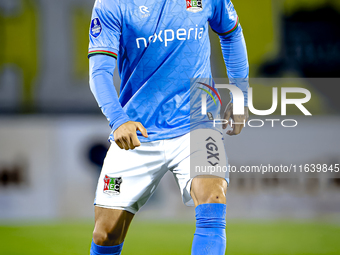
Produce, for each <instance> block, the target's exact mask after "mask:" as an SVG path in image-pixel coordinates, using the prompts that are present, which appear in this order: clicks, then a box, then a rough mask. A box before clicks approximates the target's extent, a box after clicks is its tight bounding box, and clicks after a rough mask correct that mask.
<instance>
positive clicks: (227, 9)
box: [209, 0, 239, 35]
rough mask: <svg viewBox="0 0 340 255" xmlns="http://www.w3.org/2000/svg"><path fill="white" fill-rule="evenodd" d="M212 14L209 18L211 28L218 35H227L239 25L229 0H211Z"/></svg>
mask: <svg viewBox="0 0 340 255" xmlns="http://www.w3.org/2000/svg"><path fill="white" fill-rule="evenodd" d="M213 1H214V8H213V15H212V17H211V19H209V24H210V27H211V29H212V30H214V31H215V32H216V33H217V34H219V35H228V34H231V33H232V32H234V31H235V30H236V29H237V27H238V26H239V18H238V16H237V13H236V11H235V8H234V5H233V3H232V2H231V1H230V0H213Z"/></svg>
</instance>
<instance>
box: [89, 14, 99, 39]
mask: <svg viewBox="0 0 340 255" xmlns="http://www.w3.org/2000/svg"><path fill="white" fill-rule="evenodd" d="M101 32H102V24H100V20H99V19H98V18H94V19H93V20H92V21H91V27H90V34H91V35H92V36H93V37H94V38H97V37H98V36H99V35H100V34H101Z"/></svg>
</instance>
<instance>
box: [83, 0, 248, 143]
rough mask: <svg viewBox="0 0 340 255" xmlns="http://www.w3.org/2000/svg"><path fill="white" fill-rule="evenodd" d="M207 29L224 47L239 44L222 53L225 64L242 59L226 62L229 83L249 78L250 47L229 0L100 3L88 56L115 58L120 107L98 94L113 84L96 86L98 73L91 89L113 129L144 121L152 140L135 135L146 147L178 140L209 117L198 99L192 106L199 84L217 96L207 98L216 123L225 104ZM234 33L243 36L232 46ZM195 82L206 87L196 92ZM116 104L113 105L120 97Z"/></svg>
mask: <svg viewBox="0 0 340 255" xmlns="http://www.w3.org/2000/svg"><path fill="white" fill-rule="evenodd" d="M208 23H209V24H210V27H211V28H212V29H213V30H214V31H215V32H216V33H218V34H219V35H220V37H221V43H222V39H223V40H226V41H227V42H226V43H227V44H228V40H230V45H232V43H234V46H235V47H234V48H233V47H229V48H228V47H227V49H226V51H224V52H223V54H224V57H225V61H226V64H227V65H228V61H229V60H228V59H230V58H232V57H235V59H236V60H238V61H236V62H235V61H234V62H235V63H234V62H233V59H231V61H229V62H230V68H229V67H228V66H227V67H228V75H229V77H233V78H247V77H248V61H247V54H246V48H245V44H244V39H243V35H242V30H241V27H240V26H239V18H238V16H237V14H236V11H235V9H234V7H233V4H232V3H231V1H230V0H202V1H201V0H138V1H137V0H97V1H96V3H95V6H94V9H93V14H92V21H91V27H90V47H89V57H91V58H90V60H91V61H92V58H93V59H95V58H96V57H93V56H95V55H108V56H110V57H114V58H117V62H118V69H119V74H120V77H121V85H120V97H119V102H118V101H117V102H109V103H105V102H104V101H105V100H106V98H105V97H107V96H109V95H106V93H115V92H114V91H113V90H112V89H108V90H107V91H105V90H103V91H100V86H103V83H110V84H109V86H112V87H113V84H112V79H111V81H110V79H106V81H102V80H97V81H96V75H94V74H93V72H94V71H93V70H91V82H92V84H91V88H92V91H93V92H94V94H95V97H96V99H97V101H98V103H99V105H100V107H101V108H102V111H103V112H104V114H105V115H106V117H107V118H108V120H109V122H110V126H111V127H112V129H113V131H114V130H115V129H117V128H118V127H119V126H120V125H121V124H123V123H125V122H127V121H129V120H131V121H137V122H141V123H142V124H143V125H144V127H145V128H146V129H147V131H148V134H149V137H148V138H145V137H143V136H141V134H140V133H139V131H138V138H139V139H140V140H141V142H147V141H153V140H160V139H168V138H173V137H177V136H181V135H184V134H186V133H188V132H189V131H190V128H193V127H195V128H196V127H198V126H199V125H200V124H202V125H204V122H205V121H209V116H207V115H204V116H202V115H201V114H199V113H200V111H201V109H200V107H201V105H200V103H199V100H200V97H199V96H195V100H196V101H197V102H196V101H195V102H190V101H191V100H190V98H191V99H193V97H192V94H191V95H190V93H191V92H192V91H193V88H194V87H195V86H196V87H197V86H200V88H201V89H199V90H197V91H200V93H206V91H208V92H210V93H211V94H212V95H213V97H214V99H215V100H213V99H212V98H208V102H207V103H208V107H209V113H210V114H211V115H213V116H214V118H219V112H220V106H221V105H220V103H219V101H220V100H219V95H218V93H215V92H216V91H215V90H214V84H213V81H212V75H211V67H210V41H209V35H208ZM233 34H238V35H240V36H241V37H240V38H238V39H237V40H234V41H232V36H233ZM222 49H223V47H222ZM233 53H235V54H236V53H237V55H235V54H233ZM232 54H233V55H235V56H232ZM96 61H97V62H96V63H95V62H94V60H93V62H92V63H91V62H90V64H91V68H92V69H96V68H97V69H96V70H98V68H99V69H100V70H105V65H106V64H105V63H104V62H106V61H107V59H105V58H102V59H100V58H97V60H96ZM101 62H103V64H102V65H103V66H101ZM110 74H111V71H110ZM195 79H196V81H202V80H200V79H204V80H203V81H206V82H201V83H197V84H196V85H194V86H193V82H192V81H195ZM99 83H101V84H99ZM194 83H195V82H194ZM202 83H204V84H202ZM106 85H108V84H106ZM236 85H237V84H236ZM94 87H96V88H94ZM243 90H244V89H243ZM112 98H113V99H112V100H111V101H114V100H115V99H114V98H115V97H112ZM101 102H104V103H101ZM216 102H217V103H216ZM194 108H195V109H194ZM196 108H197V109H196ZM193 113H194V114H193ZM195 113H196V114H195ZM193 115H197V116H199V117H198V118H196V119H195V120H194V121H193V119H192V118H190V116H193ZM193 122H197V123H193ZM111 139H113V136H112V134H111Z"/></svg>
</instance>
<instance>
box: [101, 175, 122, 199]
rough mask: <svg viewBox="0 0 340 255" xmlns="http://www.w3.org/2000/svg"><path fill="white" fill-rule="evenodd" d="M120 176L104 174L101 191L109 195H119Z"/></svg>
mask: <svg viewBox="0 0 340 255" xmlns="http://www.w3.org/2000/svg"><path fill="white" fill-rule="evenodd" d="M122 182H123V180H122V177H109V176H107V175H105V178H104V190H103V192H104V193H106V194H109V195H119V194H120V185H121V184H122Z"/></svg>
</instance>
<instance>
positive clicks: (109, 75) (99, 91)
mask: <svg viewBox="0 0 340 255" xmlns="http://www.w3.org/2000/svg"><path fill="white" fill-rule="evenodd" d="M110 4H111V5H110V6H107V1H96V3H95V6H94V9H93V13H92V21H91V27H90V46H89V55H88V56H89V59H90V88H91V91H92V93H93V95H94V97H95V98H96V100H97V103H98V105H99V107H100V108H101V110H102V112H103V114H104V115H105V116H106V118H107V119H108V121H109V123H110V124H109V125H110V127H111V128H112V130H113V134H114V140H115V142H116V144H117V145H118V146H119V147H120V148H121V149H125V150H129V149H134V148H135V147H138V146H139V145H140V141H139V140H138V137H137V130H139V131H141V133H142V135H143V136H144V137H147V131H146V129H145V128H144V127H143V125H142V124H141V123H139V122H134V121H131V120H130V118H129V116H128V115H127V114H126V113H125V112H124V110H123V108H122V106H121V104H120V102H119V100H118V95H117V92H116V90H115V87H114V85H113V72H114V69H115V66H116V58H117V55H118V51H119V39H120V34H121V18H122V17H121V13H120V11H119V7H118V4H117V3H116V1H112V2H110Z"/></svg>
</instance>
